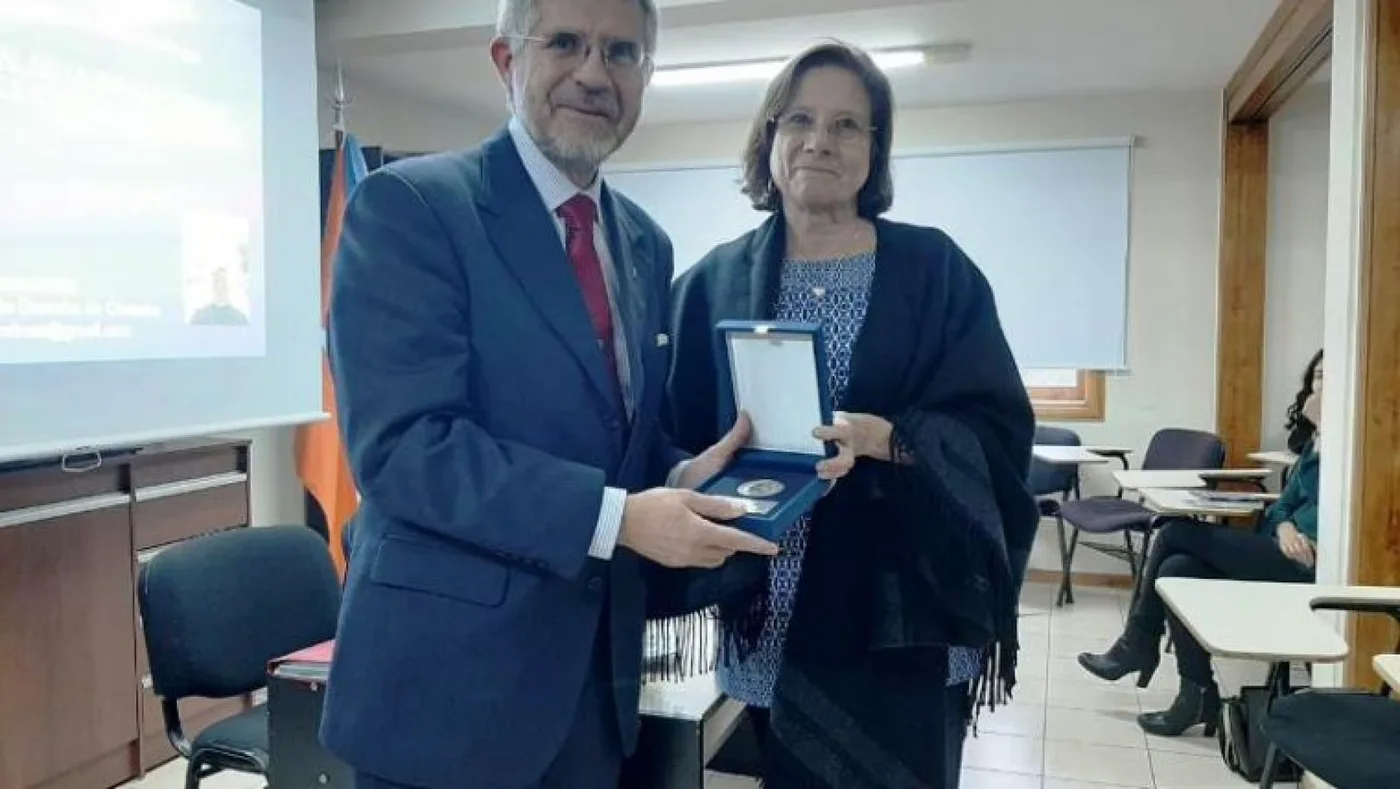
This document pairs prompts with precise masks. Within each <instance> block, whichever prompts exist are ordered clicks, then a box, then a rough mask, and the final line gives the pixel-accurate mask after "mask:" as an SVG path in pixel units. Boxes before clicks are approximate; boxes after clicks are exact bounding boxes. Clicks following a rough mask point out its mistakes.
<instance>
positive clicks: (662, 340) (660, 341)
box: [656, 333, 671, 348]
mask: <svg viewBox="0 0 1400 789" xmlns="http://www.w3.org/2000/svg"><path fill="white" fill-rule="evenodd" d="M670 344H671V337H670V335H668V334H665V333H662V334H658V335H656V347H658V348H665V347H666V346H667V345H670Z"/></svg>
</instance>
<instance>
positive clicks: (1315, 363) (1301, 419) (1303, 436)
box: [1284, 349, 1322, 455]
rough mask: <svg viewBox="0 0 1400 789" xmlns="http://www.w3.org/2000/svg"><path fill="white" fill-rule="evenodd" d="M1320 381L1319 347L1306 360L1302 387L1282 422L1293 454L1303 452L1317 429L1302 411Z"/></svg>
mask: <svg viewBox="0 0 1400 789" xmlns="http://www.w3.org/2000/svg"><path fill="white" fill-rule="evenodd" d="M1321 382H1322V351H1321V349H1319V350H1318V352H1317V353H1315V354H1313V358H1312V361H1310V362H1308V366H1307V369H1305V370H1303V388H1301V389H1299V390H1298V396H1297V397H1295V398H1294V399H1293V405H1290V406H1289V407H1288V421H1287V422H1286V423H1285V424H1284V428H1285V429H1287V430H1288V451H1289V452H1292V453H1293V454H1295V455H1301V454H1303V450H1304V449H1306V448H1307V446H1308V444H1311V443H1312V440H1313V433H1315V432H1316V431H1317V425H1315V424H1313V422H1312V420H1310V419H1308V417H1307V415H1306V414H1304V413H1303V406H1304V405H1306V404H1307V402H1308V398H1309V397H1312V395H1313V392H1314V391H1316V388H1317V386H1318V385H1319V384H1321Z"/></svg>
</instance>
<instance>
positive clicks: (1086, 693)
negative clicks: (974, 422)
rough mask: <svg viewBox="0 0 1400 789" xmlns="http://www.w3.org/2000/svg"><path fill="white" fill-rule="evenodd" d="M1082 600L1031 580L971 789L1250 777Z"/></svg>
mask: <svg viewBox="0 0 1400 789" xmlns="http://www.w3.org/2000/svg"><path fill="white" fill-rule="evenodd" d="M1076 598H1077V602H1076V603H1075V604H1074V605H1073V606H1066V607H1065V608H1063V609H1056V608H1055V606H1054V587H1051V586H1048V585H1043V584H1032V585H1028V586H1027V588H1026V591H1025V594H1024V595H1023V598H1022V606H1021V610H1022V620H1021V631H1022V641H1023V651H1022V653H1021V659H1020V665H1021V670H1020V676H1021V678H1022V681H1021V683H1020V685H1019V686H1018V687H1017V690H1016V698H1015V700H1014V701H1013V702H1012V703H1011V704H1010V705H1009V706H1007V707H1004V708H998V710H997V712H996V713H993V714H988V713H984V714H983V716H982V720H981V724H980V733H979V734H978V736H977V737H975V738H969V739H968V741H967V750H966V752H965V757H964V771H963V782H962V789H1217V788H1219V789H1238V788H1240V787H1246V786H1249V785H1250V784H1249V783H1247V782H1246V781H1244V780H1242V779H1240V778H1238V777H1236V776H1234V774H1232V773H1231V772H1229V771H1228V770H1227V769H1226V768H1225V766H1224V763H1223V762H1222V761H1221V759H1220V756H1219V754H1218V752H1217V751H1216V745H1215V739H1214V738H1210V739H1206V738H1204V737H1202V736H1200V728H1199V727H1198V728H1197V729H1195V730H1194V731H1193V733H1192V734H1190V735H1187V736H1183V737H1174V738H1159V737H1148V736H1146V735H1144V734H1143V732H1142V730H1141V729H1139V728H1138V726H1137V723H1136V722H1135V721H1134V717H1135V716H1136V715H1137V714H1138V712H1139V711H1142V710H1154V709H1162V708H1165V707H1166V706H1167V705H1168V704H1170V702H1171V699H1172V696H1173V695H1174V692H1175V688H1176V666H1175V663H1174V662H1173V661H1172V657H1171V655H1166V656H1164V660H1163V663H1162V667H1161V668H1160V669H1159V670H1158V672H1157V676H1156V677H1155V678H1154V679H1153V682H1152V686H1151V687H1149V688H1148V689H1146V690H1143V691H1138V690H1137V689H1136V688H1135V687H1134V686H1133V685H1132V679H1133V678H1131V677H1129V678H1125V679H1124V680H1122V682H1120V683H1117V684H1113V685H1110V684H1107V683H1104V682H1100V681H1099V680H1097V679H1094V678H1093V677H1090V676H1089V675H1088V674H1086V673H1084V671H1083V670H1082V669H1081V668H1079V665H1078V664H1077V663H1076V662H1075V655H1077V654H1079V653H1080V652H1082V651H1085V650H1093V651H1100V650H1103V649H1106V648H1107V646H1108V645H1109V644H1110V643H1111V642H1112V641H1113V639H1114V638H1115V637H1116V636H1117V635H1118V634H1119V632H1120V631H1121V630H1122V627H1123V619H1124V615H1125V610H1124V609H1125V607H1126V605H1127V595H1126V593H1116V592H1108V591H1101V590H1095V589H1081V590H1077V591H1076ZM1217 674H1218V675H1219V679H1220V683H1221V689H1222V691H1225V692H1227V693H1229V692H1233V690H1234V689H1235V688H1236V687H1238V686H1239V685H1240V684H1241V682H1243V681H1247V682H1249V683H1251V684H1253V683H1258V682H1260V681H1261V680H1262V679H1263V676H1264V667H1263V666H1262V665H1256V664H1244V663H1224V664H1219V665H1218V666H1217ZM182 779H183V765H182V764H180V763H173V764H170V765H167V766H166V767H164V768H162V769H161V770H159V771H156V772H153V773H152V774H151V775H149V776H148V777H147V778H146V779H145V780H144V781H140V782H135V783H132V784H130V785H129V789H138V788H139V789H179V787H181V786H182V784H183V780H182ZM261 786H262V783H261V782H260V781H258V780H255V779H250V778H248V777H244V776H236V775H221V776H217V777H215V778H213V779H211V780H209V781H207V782H205V784H204V787H205V789H260V787H261ZM752 786H754V784H753V783H752V782H750V781H747V780H744V779H739V778H734V777H730V776H720V775H715V776H712V779H711V781H710V789H749V788H750V787H752Z"/></svg>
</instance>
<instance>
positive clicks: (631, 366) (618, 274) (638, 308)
mask: <svg viewBox="0 0 1400 789" xmlns="http://www.w3.org/2000/svg"><path fill="white" fill-rule="evenodd" d="M603 206H604V208H603V216H604V218H605V219H606V227H607V233H608V251H609V252H611V253H612V259H613V274H614V276H613V282H614V283H615V287H616V288H617V294H616V296H615V298H616V300H617V304H618V310H617V311H618V312H619V313H620V317H621V318H622V326H621V327H620V328H621V330H622V331H624V332H626V334H627V369H628V371H629V373H630V374H629V375H628V382H629V384H630V386H629V389H630V391H629V393H628V402H629V403H631V404H632V408H633V409H634V410H635V409H636V408H637V407H639V406H640V405H641V403H642V397H643V396H644V395H645V393H646V385H647V380H646V378H647V376H646V367H645V364H646V362H645V356H644V353H645V351H646V350H647V347H648V346H647V345H645V344H644V343H646V341H647V337H646V327H647V326H650V325H654V324H652V323H651V322H650V321H648V320H647V317H648V316H647V298H646V295H647V292H648V287H647V286H648V283H650V281H651V277H652V275H653V273H654V272H655V270H656V267H655V265H653V262H652V260H651V256H650V255H649V254H647V251H648V249H649V248H650V245H649V244H647V243H646V239H645V237H644V235H643V233H642V228H641V227H639V226H638V225H637V223H636V222H635V221H634V220H633V219H632V216H631V214H629V213H628V212H627V209H626V208H625V207H624V206H623V205H622V203H620V202H619V201H617V200H616V199H614V198H613V196H612V192H611V191H610V190H609V189H608V188H607V186H606V185H605V186H604V187H603ZM658 306H660V305H658ZM655 325H660V324H655Z"/></svg>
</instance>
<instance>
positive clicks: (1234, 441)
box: [1215, 0, 1332, 466]
mask: <svg viewBox="0 0 1400 789" xmlns="http://www.w3.org/2000/svg"><path fill="white" fill-rule="evenodd" d="M1331 51H1332V0H1283V2H1280V3H1279V7H1278V9H1277V10H1276V11H1275V12H1274V15H1273V16H1272V17H1271V18H1270V19H1269V22H1268V24H1267V25H1265V26H1264V30H1263V32H1261V33H1260V34H1259V38H1258V39H1257V40H1256V41H1255V42H1254V45H1253V46H1252V47H1250V49H1249V52H1248V54H1246V55H1245V58H1244V61H1243V62H1242V63H1240V66H1239V68H1238V69H1236V70H1235V74H1234V76H1233V77H1231V79H1230V82H1229V83H1228V84H1227V85H1226V87H1225V93H1224V96H1223V103H1222V112H1223V113H1224V128H1223V140H1222V142H1221V153H1222V162H1221V196H1220V257H1219V270H1218V276H1219V286H1218V287H1219V296H1218V308H1217V319H1216V320H1217V326H1216V376H1215V382H1216V396H1215V424H1216V432H1217V433H1219V434H1220V436H1221V438H1223V439H1224V440H1225V445H1226V446H1227V447H1228V448H1229V452H1230V456H1229V459H1228V462H1229V463H1230V464H1232V465H1236V466H1238V465H1243V464H1244V463H1245V462H1246V461H1247V456H1248V455H1249V453H1250V452H1254V451H1256V450H1258V449H1259V448H1260V446H1259V443H1260V431H1261V429H1262V423H1261V414H1262V411H1263V399H1264V396H1263V393H1264V354H1263V348H1264V315H1265V269H1266V260H1267V258H1266V249H1267V246H1268V239H1269V229H1268V228H1269V224H1268V216H1269V119H1270V118H1271V117H1273V115H1274V113H1276V112H1278V110H1279V108H1281V107H1282V106H1283V105H1284V104H1285V103H1287V101H1288V99H1289V98H1291V97H1292V96H1293V94H1294V93H1296V92H1297V91H1298V89H1299V88H1301V87H1302V86H1303V85H1304V84H1305V83H1306V82H1307V81H1308V79H1309V78H1310V77H1311V76H1312V75H1313V73H1315V72H1316V71H1317V69H1318V68H1319V67H1321V66H1322V65H1323V64H1324V63H1325V62H1326V61H1327V58H1328V56H1329V55H1330V54H1331Z"/></svg>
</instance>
